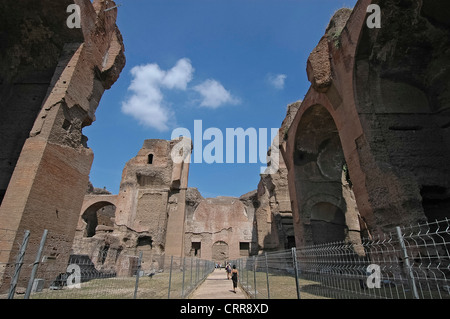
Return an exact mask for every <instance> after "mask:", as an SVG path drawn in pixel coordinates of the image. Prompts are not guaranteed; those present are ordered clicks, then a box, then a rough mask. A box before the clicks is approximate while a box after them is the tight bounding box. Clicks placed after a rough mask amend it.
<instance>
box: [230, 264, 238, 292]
mask: <svg viewBox="0 0 450 319" xmlns="http://www.w3.org/2000/svg"><path fill="white" fill-rule="evenodd" d="M238 276H239V272H238V270H237V269H236V265H233V270H232V271H231V280H232V281H233V292H234V293H236V288H237V283H238Z"/></svg>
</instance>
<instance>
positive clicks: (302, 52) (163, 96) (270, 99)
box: [83, 0, 356, 197]
mask: <svg viewBox="0 0 450 319" xmlns="http://www.w3.org/2000/svg"><path fill="white" fill-rule="evenodd" d="M116 2H117V3H118V4H121V6H120V7H119V9H118V19H117V25H118V26H119V29H120V31H121V33H122V36H123V40H124V45H125V55H126V59H127V64H126V66H125V68H124V69H123V71H122V73H121V75H120V78H119V79H118V81H117V82H116V83H115V84H114V85H113V87H112V88H111V89H110V90H108V91H105V93H104V95H103V97H102V100H101V102H100V105H99V107H98V109H97V112H96V121H95V122H94V123H93V124H92V125H91V126H89V127H86V128H84V130H83V133H84V135H86V136H87V137H88V138H89V141H88V146H89V147H90V148H92V150H93V151H94V163H93V165H92V169H91V174H90V180H91V182H92V183H93V184H94V186H95V187H106V188H107V189H108V190H110V191H111V192H112V193H114V194H116V193H118V191H119V186H120V180H121V175H122V170H123V168H124V166H125V163H126V162H127V161H128V160H130V159H131V158H133V157H134V156H136V154H137V152H138V151H139V149H140V148H141V147H142V144H143V142H144V140H145V139H151V138H160V139H170V138H171V134H172V131H173V130H174V129H176V128H180V127H183V128H186V129H188V130H189V131H190V132H191V134H192V135H193V134H194V121H195V120H201V121H202V126H203V130H206V129H208V128H218V129H219V130H220V131H222V132H223V137H224V139H225V131H226V128H234V129H236V128H239V127H241V128H243V129H244V130H245V129H248V128H255V129H256V130H258V129H260V128H266V129H267V130H268V131H269V132H270V129H271V128H278V127H279V126H280V125H281V122H282V121H283V119H284V117H285V115H286V107H287V105H288V104H290V103H293V102H295V101H297V100H301V99H303V97H304V95H305V94H306V92H307V90H308V88H309V85H310V83H309V82H308V80H307V76H306V61H307V58H308V56H309V54H310V52H311V51H312V50H313V49H314V47H315V46H316V45H317V43H318V41H319V40H320V38H321V37H322V35H323V34H324V32H325V28H326V26H327V24H328V22H329V20H330V18H331V17H332V15H333V13H334V12H335V11H336V10H338V9H339V8H342V7H350V8H352V7H353V6H354V5H355V3H356V0H238V1H235V0H117V1H116ZM269 136H270V133H269ZM269 140H270V138H268V139H267V142H269ZM225 142H226V141H225V140H224V145H225ZM208 143H210V141H208V140H205V141H203V145H202V146H203V147H205V146H206V145H208ZM194 147H195V145H194ZM224 152H225V150H224ZM224 158H225V154H224ZM263 165H264V164H263V163H260V162H258V163H248V160H247V163H236V161H235V163H212V164H207V163H204V162H203V163H191V165H190V171H189V187H197V188H198V189H199V191H200V192H201V193H202V195H203V196H204V197H216V196H220V195H222V196H240V195H242V194H245V193H247V192H249V191H252V190H254V189H256V187H257V185H258V182H259V172H260V168H261V167H262V166H263Z"/></svg>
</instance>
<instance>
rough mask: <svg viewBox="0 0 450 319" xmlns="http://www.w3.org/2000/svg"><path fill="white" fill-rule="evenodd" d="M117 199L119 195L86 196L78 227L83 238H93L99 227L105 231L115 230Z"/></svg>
mask: <svg viewBox="0 0 450 319" xmlns="http://www.w3.org/2000/svg"><path fill="white" fill-rule="evenodd" d="M116 198H117V195H86V196H85V199H84V202H83V207H82V209H81V214H80V218H79V221H78V227H77V232H82V236H81V237H93V236H94V235H95V234H96V230H97V227H98V226H99V225H100V226H101V227H102V228H103V230H108V229H110V230H112V229H113V226H114V222H113V220H114V217H115V210H116ZM79 236H80V235H77V237H79Z"/></svg>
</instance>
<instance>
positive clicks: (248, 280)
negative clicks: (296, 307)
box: [234, 219, 450, 299]
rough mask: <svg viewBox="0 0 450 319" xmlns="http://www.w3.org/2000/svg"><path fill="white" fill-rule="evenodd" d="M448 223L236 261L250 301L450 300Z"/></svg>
mask: <svg viewBox="0 0 450 319" xmlns="http://www.w3.org/2000/svg"><path fill="white" fill-rule="evenodd" d="M449 248H450V221H449V220H448V219H445V220H442V221H436V222H430V223H426V224H422V225H414V226H409V227H402V228H400V227H397V228H396V231H395V232H393V233H389V234H386V235H384V236H380V237H378V238H372V239H363V240H361V242H359V243H348V242H336V243H327V244H322V245H314V246H309V247H302V248H297V249H296V248H293V249H292V250H285V251H278V252H271V253H265V254H263V255H258V256H253V257H246V258H241V259H238V260H235V261H234V263H235V264H236V266H237V268H238V270H239V273H240V284H241V287H242V288H243V289H244V290H246V292H247V293H248V294H249V295H250V296H251V297H252V298H269V299H270V298H272V299H290V298H299V299H300V298H303V299H322V298H333V299H351V298H355V299H372V298H377V299H379V298H382V299H450V282H449V277H450V254H449Z"/></svg>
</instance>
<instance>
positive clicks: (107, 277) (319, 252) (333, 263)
mask: <svg viewBox="0 0 450 319" xmlns="http://www.w3.org/2000/svg"><path fill="white" fill-rule="evenodd" d="M61 241H62V239H61V238H58V236H54V235H51V234H49V236H47V232H44V234H43V236H42V238H41V240H40V242H39V241H38V240H30V233H29V232H28V231H25V232H24V233H23V236H16V234H15V232H13V231H10V230H6V229H0V257H1V259H0V261H1V262H0V280H1V281H0V298H9V299H12V298H26V299H27V298H31V299H40V298H42V299H44V298H50V299H58V298H63V299H78V298H89V299H97V298H101V299H108V298H114V299H125V298H150V299H158V298H163V299H167V298H168V299H171V298H177V299H178V298H187V297H188V296H189V294H190V293H191V292H192V291H193V290H194V289H195V288H196V287H197V286H198V285H199V284H200V283H201V282H202V281H203V280H204V279H205V278H206V277H207V276H208V274H209V273H211V272H212V271H213V270H214V267H215V265H214V263H213V262H212V261H207V260H201V259H198V258H195V257H194V258H191V257H183V258H180V257H172V256H164V255H158V254H152V253H151V251H140V252H139V251H137V252H136V251H133V252H132V253H127V252H124V251H119V250H108V249H100V250H99V252H98V254H96V255H95V254H94V255H93V254H90V255H83V254H74V253H73V252H71V251H64V250H63V249H62V248H61V247H60V246H61V245H60V246H58V243H60V242H61ZM11 247H13V248H14V249H12V250H11ZM449 247H450V221H449V220H448V219H445V220H442V221H436V222H430V223H426V224H421V225H414V226H409V227H402V228H400V227H397V228H396V231H395V232H393V233H389V234H385V235H383V236H379V237H377V238H372V239H362V240H361V241H360V242H357V243H355V242H353V243H349V242H335V243H327V244H321V245H313V246H308V247H301V248H293V249H291V250H283V251H277V252H270V253H264V254H262V255H258V256H249V257H243V258H240V259H237V260H235V261H233V262H232V263H234V264H235V265H236V266H237V268H238V270H239V281H240V284H241V287H242V288H243V289H244V290H245V291H246V292H247V293H248V295H249V296H251V297H252V298H269V299H296V298H303V299H307V298H314V299H322V298H334V299H344V298H345V299H347V298H357V299H362V298H364V299H366V298H377V299H379V298H383V299H450V282H449V279H448V278H449V276H450V254H449ZM11 251H12V252H13V254H12V255H11V256H7V255H8V254H9V252H11ZM5 260H7V261H5Z"/></svg>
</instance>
